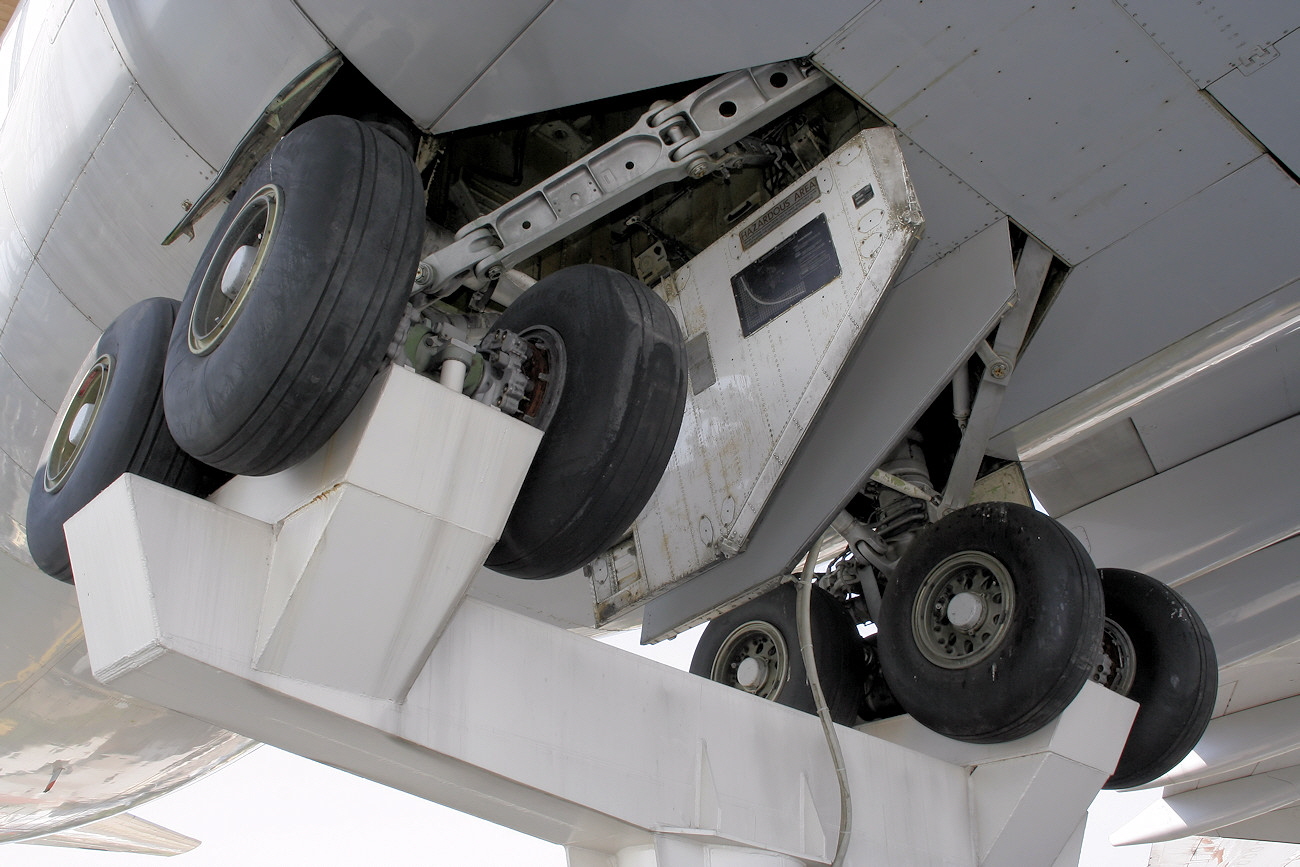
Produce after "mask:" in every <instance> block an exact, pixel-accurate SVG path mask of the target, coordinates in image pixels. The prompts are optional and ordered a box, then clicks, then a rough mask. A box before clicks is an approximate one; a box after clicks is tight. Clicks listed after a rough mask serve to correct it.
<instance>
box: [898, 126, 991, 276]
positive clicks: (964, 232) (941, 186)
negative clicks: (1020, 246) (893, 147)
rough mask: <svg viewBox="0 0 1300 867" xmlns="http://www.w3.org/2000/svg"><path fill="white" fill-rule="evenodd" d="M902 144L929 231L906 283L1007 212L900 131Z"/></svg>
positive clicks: (910, 260)
mask: <svg viewBox="0 0 1300 867" xmlns="http://www.w3.org/2000/svg"><path fill="white" fill-rule="evenodd" d="M898 144H899V146H900V147H902V149H903V160H904V161H905V162H906V163H907V172H908V174H909V175H910V176H911V178H912V185H913V186H914V187H916V198H917V201H919V202H920V203H921V211H922V213H924V214H925V234H924V235H922V236H921V239H920V240H919V241H917V244H916V249H914V250H913V251H912V255H911V256H909V257H908V258H907V262H906V263H904V265H903V270H902V272H901V273H900V274H899V275H898V282H899V283H902V282H903V281H904V280H906V279H908V278H909V277H911V276H912V275H914V274H916V273H918V272H920V271H922V270H924V269H925V268H926V267H927V266H928V265H930V264H931V263H932V262H934V261H936V260H938V259H941V258H943V257H944V256H947V255H948V254H949V253H951V252H953V251H954V250H956V249H957V248H958V247H960V246H961V245H962V244H964V243H966V242H967V241H969V240H970V239H971V238H974V237H975V236H976V235H978V234H979V233H980V232H982V231H984V230H985V229H987V228H988V227H989V226H992V225H993V224H994V223H996V222H998V221H999V220H1002V219H1004V218H1005V216H1006V215H1005V214H1003V213H1002V212H1001V211H999V210H998V209H997V208H995V207H993V205H991V204H989V201H988V199H985V198H984V197H983V196H981V195H980V194H979V193H977V192H975V191H974V190H972V189H971V188H970V187H969V186H968V185H967V184H965V183H963V182H962V180H961V179H960V178H958V177H956V176H954V175H953V173H952V172H950V171H948V170H947V169H946V168H944V167H943V166H942V165H941V164H940V163H939V161H938V160H936V159H935V158H934V157H932V156H930V155H929V154H928V153H926V151H925V149H924V148H922V147H921V146H920V145H918V144H917V143H916V142H914V141H912V140H911V139H910V138H908V137H907V136H905V135H903V134H901V133H900V134H899V136H898Z"/></svg>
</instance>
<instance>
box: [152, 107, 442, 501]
mask: <svg viewBox="0 0 1300 867" xmlns="http://www.w3.org/2000/svg"><path fill="white" fill-rule="evenodd" d="M267 185H273V186H274V187H276V188H278V193H277V197H278V202H279V208H280V211H279V218H278V221H277V223H276V225H275V229H274V231H273V232H270V233H269V237H270V240H268V241H266V244H267V249H266V251H265V253H264V259H263V262H262V265H261V267H260V270H258V271H257V272H256V276H255V277H253V279H252V284H251V287H252V288H250V289H249V290H248V293H247V298H246V300H245V301H243V302H242V307H241V308H240V310H239V312H238V314H237V316H232V317H231V320H232V321H231V324H230V325H229V327H228V329H227V330H226V331H225V334H224V337H222V338H220V341H219V342H218V343H216V345H215V348H211V349H210V350H209V351H208V352H207V354H196V352H195V351H194V350H192V349H191V346H190V331H191V327H192V325H191V318H192V316H193V312H194V308H195V301H196V297H198V296H199V295H200V288H201V287H202V286H203V284H204V279H205V275H207V274H208V270H209V265H210V264H212V262H213V258H214V256H217V255H218V253H219V251H220V249H221V247H222V241H223V239H224V238H225V237H226V235H227V232H228V230H229V231H236V230H232V229H231V226H232V223H236V218H237V217H238V216H239V215H240V213H241V211H242V209H243V208H244V206H245V205H246V204H248V203H249V202H252V201H255V200H256V198H257V196H258V194H259V191H262V190H264V189H265V188H266V187H267ZM423 208H424V198H423V193H422V192H421V188H420V183H419V178H418V176H417V174H416V171H415V166H414V164H413V163H412V162H411V159H410V157H409V156H408V155H407V154H406V153H405V151H404V150H403V149H402V147H401V146H400V145H399V144H398V143H397V142H395V141H394V140H393V139H392V138H390V137H389V136H387V135H385V134H383V133H382V132H380V131H378V130H376V129H375V128H373V127H371V126H369V125H367V124H365V123H362V122H360V121H357V120H353V119H351V118H346V117H338V116H326V117H321V118H317V119H315V120H312V121H310V122H308V123H306V124H304V125H303V126H301V127H299V128H298V129H295V130H294V131H293V132H291V133H290V134H289V135H288V136H286V137H285V138H284V139H282V140H281V141H280V142H279V144H277V145H276V146H275V149H274V150H272V152H271V153H270V154H269V155H268V156H267V157H266V158H265V159H264V160H263V161H262V162H261V163H260V164H259V165H258V166H257V167H256V168H255V169H254V170H253V172H252V174H251V175H250V176H249V178H248V180H247V181H245V183H244V186H243V187H242V188H241V190H240V193H239V195H238V196H236V197H235V199H234V201H233V202H231V204H230V206H229V208H228V209H227V211H226V214H225V216H224V217H223V219H222V222H221V223H220V224H219V225H218V226H217V229H216V231H215V233H214V234H213V237H212V240H211V242H210V243H209V244H208V247H207V249H206V250H205V251H204V254H203V257H202V259H201V260H200V261H199V265H198V267H197V268H196V269H195V271H194V276H193V277H192V278H191V280H190V285H189V290H188V291H187V293H186V296H185V303H184V305H183V306H182V309H181V313H180V315H179V317H178V318H177V322H176V327H175V329H174V330H173V332H172V339H171V348H170V350H169V352H168V354H167V372H166V378H165V382H164V386H163V393H164V399H165V401H166V406H167V421H168V424H169V425H170V426H171V430H172V434H173V435H174V436H175V437H176V441H177V442H178V443H180V444H181V446H182V447H184V448H185V449H186V450H187V451H189V452H190V454H193V455H195V456H196V457H198V458H200V459H201V460H203V461H205V462H207V463H209V464H212V465H214V466H218V467H221V468H222V469H225V470H228V471H230V472H232V473H240V474H244V475H266V474H269V473H274V472H277V471H279V470H283V469H286V468H288V467H290V466H293V465H294V464H296V463H298V462H299V461H301V460H303V459H304V458H306V457H307V456H309V455H311V454H312V453H313V452H315V451H316V450H317V449H318V448H320V447H321V446H322V445H323V444H324V443H325V441H326V440H327V439H329V437H330V436H331V435H333V433H334V431H335V430H337V429H338V426H339V425H340V424H342V423H343V421H344V419H346V418H347V416H348V414H349V413H350V412H351V411H352V409H353V408H354V407H355V406H356V404H357V401H358V400H360V398H361V395H362V394H363V393H364V392H365V390H366V388H367V386H368V385H369V384H370V382H371V380H372V378H373V377H374V374H375V373H376V372H377V371H378V370H379V367H380V365H381V363H382V362H383V359H384V355H385V352H386V350H387V347H388V344H389V343H390V342H391V340H392V339H393V336H394V334H395V332H396V329H397V325H398V322H399V321H400V320H401V317H402V314H403V311H404V310H405V307H406V300H407V298H408V297H409V294H410V290H411V286H412V281H413V279H414V274H415V269H416V265H417V264H418V260H419V252H420V243H421V240H422V238H423V233H424V217H423ZM237 225H238V224H237V223H236V226H237ZM225 255H227V254H226V253H222V256H223V259H224V256H225ZM218 270H224V267H223V266H222V265H221V264H220V263H218V264H217V265H215V266H213V273H214V274H216V273H218ZM205 291H208V290H205Z"/></svg>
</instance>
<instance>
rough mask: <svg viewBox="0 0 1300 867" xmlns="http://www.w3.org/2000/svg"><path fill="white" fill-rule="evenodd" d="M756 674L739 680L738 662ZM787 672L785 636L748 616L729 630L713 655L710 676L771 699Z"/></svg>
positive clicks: (775, 695) (776, 693)
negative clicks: (749, 619)
mask: <svg viewBox="0 0 1300 867" xmlns="http://www.w3.org/2000/svg"><path fill="white" fill-rule="evenodd" d="M755 663H756V664H757V666H758V667H757V669H756V671H757V676H756V677H754V678H747V682H746V683H742V682H741V679H740V677H739V675H738V672H739V671H740V670H741V666H742V665H744V666H745V667H746V669H749V670H755V669H754V665H755ZM789 676H790V654H789V651H788V649H787V648H786V646H785V638H784V637H782V635H781V633H780V631H779V630H777V628H776V627H775V626H773V625H772V624H770V623H767V622H766V621H763V620H751V621H749V622H748V623H743V624H741V625H740V626H737V627H736V628H735V629H733V630H732V631H731V634H730V635H728V636H727V637H726V639H725V640H724V641H723V642H722V646H721V647H720V648H719V649H718V652H717V654H716V655H715V656H714V657H713V671H712V673H711V679H712V680H715V681H717V682H718V683H725V684H726V685H727V686H730V687H735V688H736V689H739V690H743V691H745V692H747V693H750V694H751V695H756V696H758V697H759V698H766V699H775V698H776V697H777V695H778V694H779V693H780V691H781V687H782V686H784V685H785V682H786V680H787V679H788V678H789Z"/></svg>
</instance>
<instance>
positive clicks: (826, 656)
mask: <svg viewBox="0 0 1300 867" xmlns="http://www.w3.org/2000/svg"><path fill="white" fill-rule="evenodd" d="M797 595H798V594H797V590H796V588H795V585H793V584H782V585H781V586H780V587H777V588H776V589H775V590H772V591H770V592H768V593H766V594H764V595H762V596H760V597H758V598H757V599H754V600H752V601H750V602H747V603H745V604H744V605H741V606H740V607H738V608H734V609H732V610H731V611H729V612H727V613H726V614H724V615H722V616H721V617H718V618H716V619H715V620H713V621H712V622H711V623H709V625H708V626H707V627H705V629H704V634H703V635H701V636H700V641H699V644H697V645H696V647H695V655H694V656H693V657H692V658H691V673H692V674H697V675H699V676H700V677H706V678H709V679H710V680H713V681H716V682H718V683H722V684H726V685H727V686H731V687H735V688H736V689H740V690H743V691H745V692H748V693H750V694H751V695H757V696H759V697H760V698H766V699H770V700H771V701H775V702H776V703H777V704H783V705H786V706H787V707H793V708H795V709H797V710H802V711H806V712H807V713H816V712H817V709H816V706H815V704H814V702H813V696H812V688H811V687H810V686H809V685H808V674H807V671H806V669H805V668H804V664H803V658H802V656H801V654H800V653H799V636H798V634H797V629H796V626H795V604H796V596H797ZM810 616H811V621H812V642H813V655H814V657H815V658H816V660H817V676H818V678H819V679H820V680H821V685H822V692H823V693H825V696H826V705H827V707H829V708H830V711H831V718H832V719H833V720H835V722H837V723H840V724H841V725H852V723H853V721H854V719H855V718H856V717H857V712H858V705H859V703H860V702H861V697H862V684H863V681H864V678H865V676H866V667H865V661H864V657H863V654H862V639H861V638H859V637H858V633H857V630H856V629H855V628H854V625H853V623H852V621H850V619H849V617H848V616H847V615H846V614H845V612H844V609H843V608H842V606H840V604H839V603H838V602H837V601H836V600H835V598H834V597H833V596H831V595H830V594H829V593H827V592H826V591H825V590H822V589H821V588H819V587H813V596H812V607H811V611H810Z"/></svg>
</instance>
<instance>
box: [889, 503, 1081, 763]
mask: <svg viewBox="0 0 1300 867" xmlns="http://www.w3.org/2000/svg"><path fill="white" fill-rule="evenodd" d="M958 554H962V555H963V557H964V558H972V557H974V558H992V560H993V561H996V562H997V563H1000V564H1001V566H1002V567H1003V568H1004V569H1005V572H1006V575H1007V576H1008V578H1009V581H1010V583H1011V586H1012V589H1013V592H1014V601H1013V602H1010V603H1008V610H1007V611H1006V612H1005V614H1004V617H1003V621H1002V622H1003V623H1004V624H1005V625H1001V624H998V625H994V624H986V626H987V628H988V629H989V630H990V631H991V634H992V637H991V638H989V639H987V640H986V641H984V643H983V644H982V645H980V646H978V647H977V649H976V652H974V653H970V654H969V655H967V656H964V657H961V658H954V659H951V660H945V663H944V664H943V665H940V664H938V663H936V662H935V661H933V659H932V658H931V657H927V655H926V653H925V652H923V651H922V649H921V645H922V644H923V643H926V642H931V643H929V644H927V645H926V646H927V647H933V644H934V643H938V639H937V638H935V639H930V638H928V637H923V638H921V639H918V638H917V637H916V636H915V635H914V631H915V630H914V626H913V623H914V616H915V617H917V618H920V619H922V620H926V621H927V622H929V621H933V620H935V619H938V618H942V620H943V622H948V621H947V613H946V610H947V609H946V607H945V608H944V609H942V610H943V611H944V612H945V613H943V614H940V613H939V612H940V610H941V609H939V608H937V607H936V608H935V609H934V610H933V611H931V610H930V609H929V608H928V607H927V606H926V602H925V600H926V599H927V598H929V593H930V590H928V589H927V588H934V587H936V586H939V585H938V584H937V583H936V581H937V578H938V576H941V575H944V574H947V573H946V572H945V571H944V570H945V566H944V564H945V561H949V558H950V557H955V556H956V555H958ZM949 562H953V561H949ZM957 562H960V561H957ZM935 598H938V597H935ZM1103 619H1104V618H1103V600H1102V590H1101V580H1100V578H1099V577H1098V576H1097V571H1096V569H1095V568H1094V567H1093V564H1092V561H1091V560H1090V559H1089V557H1088V555H1087V553H1086V552H1085V551H1084V549H1083V546H1082V545H1080V544H1079V543H1078V542H1077V540H1075V539H1074V538H1073V536H1072V535H1071V534H1070V533H1069V531H1067V530H1066V529H1065V528H1064V527H1062V526H1061V525H1060V524H1058V523H1057V522H1056V521H1054V520H1052V519H1051V518H1049V517H1048V516H1047V515H1043V514H1041V513H1039V512H1036V511H1034V510H1033V509H1030V508H1027V507H1024V506H1020V505H1016V504H1012V503H980V504H976V505H973V506H967V507H966V508H964V509H960V510H958V511H956V512H953V513H952V514H950V515H948V516H946V517H944V518H943V519H942V520H940V521H938V522H937V523H935V524H932V525H931V526H929V527H927V528H926V529H925V530H924V531H922V532H921V533H920V534H919V535H918V536H917V538H916V539H915V541H913V542H912V544H911V546H910V547H909V548H908V550H907V551H906V553H904V555H903V557H902V559H901V560H900V562H899V565H898V568H897V569H896V570H895V572H894V575H893V577H892V578H891V579H890V580H889V583H888V585H887V586H886V588H885V596H884V600H883V603H882V612H881V622H880V623H879V624H877V625H878V627H879V636H880V637H879V641H880V654H881V665H882V667H883V669H884V672H885V679H886V680H887V681H888V683H889V687H890V689H891V691H892V692H893V694H894V697H895V698H896V699H897V700H898V702H899V704H901V705H902V706H903V708H904V709H905V710H906V711H907V712H908V713H910V714H911V715H912V716H913V717H915V718H916V719H917V720H918V721H920V722H921V723H923V724H924V725H926V726H927V727H929V728H931V729H933V730H934V731H936V732H939V733H940V734H943V735H946V736H947V737H950V738H955V739H957V740H962V741H969V742H973V743H1001V742H1003V741H1010V740H1015V739H1016V738H1021V737H1024V736H1025V735H1028V734H1031V733H1032V732H1034V731H1037V730H1038V729H1040V728H1042V727H1043V726H1044V725H1046V724H1047V723H1049V722H1051V721H1052V720H1054V719H1055V718H1056V717H1057V716H1058V715H1059V714H1060V713H1061V711H1062V710H1064V709H1065V708H1066V706H1067V705H1069V703H1070V702H1071V701H1072V700H1073V699H1074V697H1075V696H1076V695H1077V694H1078V692H1079V690H1080V689H1082V687H1083V684H1084V682H1085V681H1086V680H1087V679H1088V677H1089V675H1090V674H1091V673H1092V670H1093V667H1094V665H1095V662H1096V660H1097V658H1098V654H1099V652H1100V647H1101V634H1102V623H1103ZM984 629H985V627H983V626H982V627H981V628H980V629H979V630H976V631H977V632H980V633H981V635H982V634H983V632H984ZM999 630H1000V631H999ZM931 632H933V633H934V634H935V635H938V634H939V631H938V630H934V629H932V630H931ZM945 634H946V633H945ZM963 652H964V651H963ZM933 653H934V651H932V654H933Z"/></svg>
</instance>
